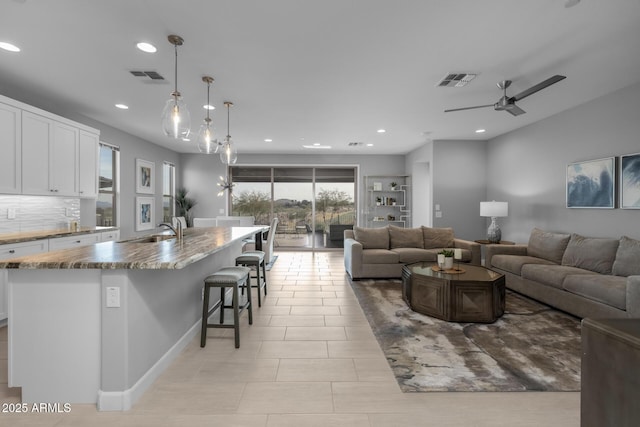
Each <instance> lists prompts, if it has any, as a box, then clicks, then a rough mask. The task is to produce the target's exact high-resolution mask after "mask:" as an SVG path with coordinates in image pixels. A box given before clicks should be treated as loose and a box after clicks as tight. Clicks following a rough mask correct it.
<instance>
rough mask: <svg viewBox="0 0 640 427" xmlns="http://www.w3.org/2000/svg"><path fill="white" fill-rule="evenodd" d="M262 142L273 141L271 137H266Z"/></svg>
mask: <svg viewBox="0 0 640 427" xmlns="http://www.w3.org/2000/svg"><path fill="white" fill-rule="evenodd" d="M264 142H273V139H271V138H267V139H265V140H264Z"/></svg>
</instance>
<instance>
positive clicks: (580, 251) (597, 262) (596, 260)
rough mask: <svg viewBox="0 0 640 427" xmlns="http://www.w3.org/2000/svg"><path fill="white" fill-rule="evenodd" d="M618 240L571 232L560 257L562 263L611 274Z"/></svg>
mask: <svg viewBox="0 0 640 427" xmlns="http://www.w3.org/2000/svg"><path fill="white" fill-rule="evenodd" d="M619 243H620V242H619V240H617V239H603V238H595V237H584V236H581V235H579V234H575V233H574V234H572V235H571V240H569V244H568V245H567V249H566V250H565V251H564V256H563V257H562V265H568V266H570V267H577V268H583V269H585V270H589V271H595V272H596V273H600V274H611V268H612V267H613V260H614V259H615V256H616V251H617V250H618V245H619Z"/></svg>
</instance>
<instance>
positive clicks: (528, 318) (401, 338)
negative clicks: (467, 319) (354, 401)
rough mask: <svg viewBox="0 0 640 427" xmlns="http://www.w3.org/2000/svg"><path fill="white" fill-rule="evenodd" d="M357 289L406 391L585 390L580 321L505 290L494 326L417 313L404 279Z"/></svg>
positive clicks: (358, 283)
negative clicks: (410, 303)
mask: <svg viewBox="0 0 640 427" xmlns="http://www.w3.org/2000/svg"><path fill="white" fill-rule="evenodd" d="M351 286H352V288H353V290H354V292H355V294H356V296H357V298H358V301H359V302H360V305H361V307H362V309H363V310H364V312H365V314H366V316H367V319H368V320H369V323H370V324H371V327H372V328H373V332H374V334H375V335H376V338H377V339H378V342H379V343H380V347H381V348H382V350H383V352H384V354H385V355H386V357H387V360H388V361H389V365H391V368H392V369H393V372H394V374H395V376H396V379H397V380H398V384H399V385H400V388H401V389H402V391H404V392H428V391H579V390H580V357H581V348H580V321H579V319H577V318H575V317H573V316H570V315H568V314H565V313H563V312H560V311H557V310H554V309H552V308H550V307H547V306H545V305H543V304H540V303H538V302H536V301H533V300H531V299H529V298H526V297H524V296H522V295H520V294H517V293H514V292H510V291H507V298H506V302H507V304H506V312H505V314H504V316H502V317H501V318H500V319H498V320H497V321H496V322H495V323H492V324H480V323H454V322H445V321H443V320H438V319H435V318H432V317H429V316H426V315H423V314H419V313H416V312H414V311H412V310H411V309H410V308H409V307H408V306H407V305H406V303H405V302H404V301H403V300H402V292H401V287H402V285H401V282H400V281H399V280H376V281H374V280H360V281H352V282H351Z"/></svg>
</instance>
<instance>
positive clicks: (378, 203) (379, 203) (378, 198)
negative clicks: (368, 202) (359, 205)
mask: <svg viewBox="0 0 640 427" xmlns="http://www.w3.org/2000/svg"><path fill="white" fill-rule="evenodd" d="M381 204H382V197H376V206H380V205H381Z"/></svg>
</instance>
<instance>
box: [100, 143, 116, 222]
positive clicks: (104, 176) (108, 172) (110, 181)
mask: <svg viewBox="0 0 640 427" xmlns="http://www.w3.org/2000/svg"><path fill="white" fill-rule="evenodd" d="M119 166H120V148H118V147H116V146H113V145H109V144H105V143H104V142H101V143H100V164H99V166H98V167H99V182H100V185H99V188H98V200H97V201H96V225H97V226H106V227H110V226H116V225H118V197H119V192H120V183H119V176H120V175H119V171H118V169H119Z"/></svg>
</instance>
